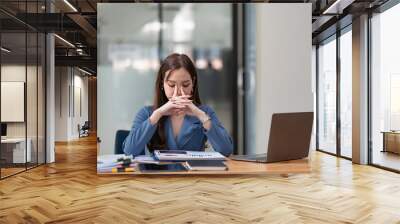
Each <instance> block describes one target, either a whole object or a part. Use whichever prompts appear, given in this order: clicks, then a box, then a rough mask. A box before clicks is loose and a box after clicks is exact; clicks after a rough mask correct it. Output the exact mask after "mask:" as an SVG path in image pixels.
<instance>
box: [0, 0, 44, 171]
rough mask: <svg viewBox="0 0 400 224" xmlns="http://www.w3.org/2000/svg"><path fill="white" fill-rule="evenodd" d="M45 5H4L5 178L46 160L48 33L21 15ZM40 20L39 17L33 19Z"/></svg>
mask: <svg viewBox="0 0 400 224" xmlns="http://www.w3.org/2000/svg"><path fill="white" fill-rule="evenodd" d="M44 3H45V1H30V2H27V1H4V2H3V1H2V2H1V3H0V6H1V7H2V8H7V9H9V10H14V12H15V15H16V16H15V17H14V16H13V15H12V14H4V13H3V12H0V46H1V57H0V67H1V70H0V71H1V73H0V81H1V86H0V90H1V99H0V102H1V105H0V111H1V116H0V117H1V144H0V178H5V177H7V176H10V175H13V174H16V173H19V172H22V171H24V170H26V169H29V168H32V167H35V166H37V165H38V164H43V163H44V162H45V103H44V101H45V92H46V91H45V67H44V65H45V60H46V52H45V44H46V40H45V35H44V33H40V31H39V30H37V29H36V28H35V27H32V26H30V25H29V24H26V23H24V22H21V20H18V19H17V17H21V16H22V17H23V16H25V15H26V13H43V12H44V11H45V8H43V7H44ZM34 18H35V17H34Z"/></svg>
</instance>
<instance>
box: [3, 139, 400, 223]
mask: <svg viewBox="0 0 400 224" xmlns="http://www.w3.org/2000/svg"><path fill="white" fill-rule="evenodd" d="M96 151H97V150H96V142H95V138H94V137H92V138H85V139H84V140H81V141H76V142H71V143H69V144H57V148H56V163H55V164H51V165H47V166H41V167H39V168H35V169H33V170H29V171H27V172H25V173H21V174H18V175H16V176H13V177H10V178H7V179H5V180H2V181H0V223H44V222H47V223H119V224H120V223H220V224H224V223H374V224H375V223H385V224H386V223H400V175H399V174H395V173H391V172H388V171H384V170H380V169H377V168H374V167H369V166H359V165H352V164H351V162H350V161H347V160H343V159H337V158H335V157H333V156H330V155H326V154H323V153H314V154H313V156H312V167H313V172H312V173H311V174H300V175H290V176H289V177H288V178H285V177H281V176H278V175H271V176H234V177H232V176H229V177H221V176H219V177H210V176H194V177H176V176H175V177H129V176H107V177H100V176H97V174H96V167H95V166H96Z"/></svg>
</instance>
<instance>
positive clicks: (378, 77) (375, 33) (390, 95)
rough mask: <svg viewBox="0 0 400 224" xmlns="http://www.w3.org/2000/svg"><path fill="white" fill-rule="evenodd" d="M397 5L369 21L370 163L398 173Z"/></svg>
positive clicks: (399, 82)
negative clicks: (370, 59)
mask: <svg viewBox="0 0 400 224" xmlns="http://www.w3.org/2000/svg"><path fill="white" fill-rule="evenodd" d="M399 23H400V5H396V6H394V7H392V8H390V9H388V10H386V11H384V12H383V13H380V14H376V15H374V16H373V17H372V18H371V35H372V36H371V40H372V43H371V45H372V46H371V47H372V49H371V53H372V55H371V58H372V64H371V65H372V66H371V68H372V71H371V102H370V103H371V107H370V108H371V111H370V116H371V122H372V123H371V125H370V128H371V130H370V132H371V138H372V139H371V140H372V153H371V155H370V156H371V159H372V161H371V162H372V163H373V164H375V165H379V166H384V167H387V168H391V169H395V170H400V156H399V153H400V132H399V130H400V63H399V52H400V42H399V40H400V31H399V29H398V24H399Z"/></svg>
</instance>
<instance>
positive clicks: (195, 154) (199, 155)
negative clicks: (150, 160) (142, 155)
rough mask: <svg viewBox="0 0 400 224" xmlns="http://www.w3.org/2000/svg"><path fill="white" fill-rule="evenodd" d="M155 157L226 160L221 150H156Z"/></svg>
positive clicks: (175, 159) (183, 159)
mask: <svg viewBox="0 0 400 224" xmlns="http://www.w3.org/2000/svg"><path fill="white" fill-rule="evenodd" d="M154 157H155V158H156V159H157V160H160V161H188V160H226V158H225V156H223V155H222V154H221V153H219V152H201V151H183V150H155V151H154Z"/></svg>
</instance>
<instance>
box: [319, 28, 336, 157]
mask: <svg viewBox="0 0 400 224" xmlns="http://www.w3.org/2000/svg"><path fill="white" fill-rule="evenodd" d="M318 68H319V69H318V111H319V117H318V133H317V135H318V149H320V150H322V151H326V152H330V153H334V154H336V92H337V91H336V36H333V37H331V38H329V39H328V40H327V41H326V42H325V43H322V44H321V45H319V47H318Z"/></svg>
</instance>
